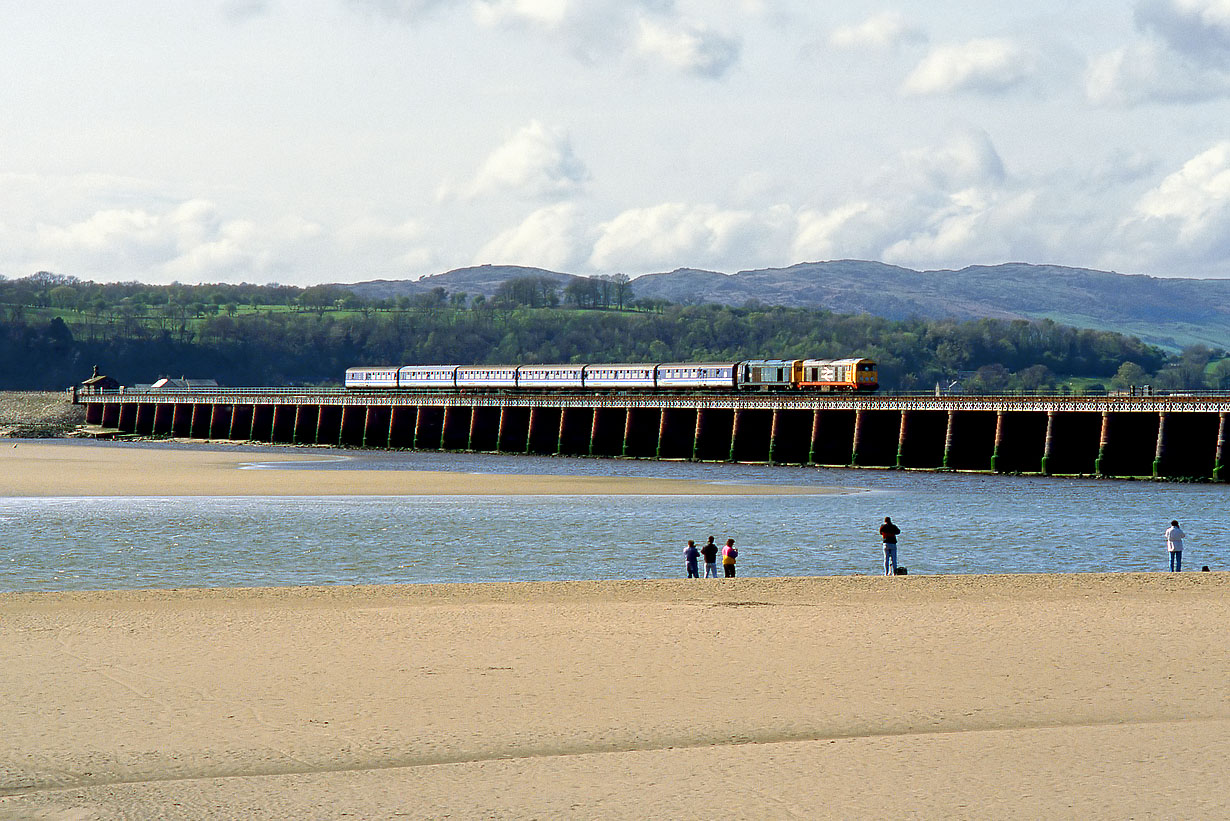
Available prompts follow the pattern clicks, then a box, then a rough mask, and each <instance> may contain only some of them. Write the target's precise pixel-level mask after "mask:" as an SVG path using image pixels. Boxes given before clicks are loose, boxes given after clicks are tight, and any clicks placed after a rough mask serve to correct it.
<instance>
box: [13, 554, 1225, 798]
mask: <svg viewBox="0 0 1230 821" xmlns="http://www.w3.org/2000/svg"><path fill="white" fill-rule="evenodd" d="M1228 592H1230V574H1225V573H1185V574H1181V575H1170V574H1117V575H1092V574H1089V575H1070V576H1052V575H1039V576H1025V575H1020V576H964V577H962V576H954V577H898V578H892V579H885V578H881V577H842V578H827V579H738V580H731V581H726V580H721V581H712V580H705V581H686V580H672V581H656V582H647V581H636V582H631V581H630V582H568V583H541V584H539V583H534V584H483V585H445V586H431V585H421V586H409V587H345V588H287V589H268V590H178V591H175V590H170V591H132V592H110V593H54V594H6V595H0V693H3V694H4V697H3V698H2V699H0V727H3V728H4V732H3V733H0V817H3V818H6V819H8V818H71V819H86V818H117V817H125V818H153V817H159V818H173V819H175V818H183V819H215V818H216V819H222V818H237V817H259V818H288V819H289V818H339V817H360V818H391V817H409V818H438V817H454V818H490V817H499V818H505V817H507V818H557V817H572V818H647V817H653V818H951V817H955V818H1127V817H1132V818H1219V817H1224V816H1225V814H1226V811H1227V805H1228V804H1230V799H1227V798H1226V796H1225V791H1224V782H1225V779H1224V773H1225V772H1227V771H1228V770H1230V654H1228V653H1226V651H1225V642H1224V640H1223V638H1222V633H1223V632H1224V625H1225V624H1226V623H1227V620H1228V619H1230V597H1228V596H1227V593H1228Z"/></svg>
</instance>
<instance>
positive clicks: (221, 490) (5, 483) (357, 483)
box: [0, 441, 831, 497]
mask: <svg viewBox="0 0 1230 821" xmlns="http://www.w3.org/2000/svg"><path fill="white" fill-rule="evenodd" d="M337 458H338V457H337V456H336V455H330V454H329V452H328V451H327V450H322V451H317V452H312V453H289V452H288V453H254V452H252V451H245V450H239V449H236V448H218V449H204V448H192V449H174V448H124V447H122V446H118V447H117V446H109V445H106V446H104V445H94V446H91V445H89V444H84V443H77V444H62V443H52V442H30V441H23V442H18V443H15V444H13V445H10V444H8V443H0V496H16V497H21V496H419V495H522V494H525V495H550V496H557V495H595V494H601V495H652V496H657V495H706V496H759V495H780V494H817V493H826V492H831V491H827V490H826V489H825V488H817V487H799V486H792V485H762V484H755V485H750V484H749V485H738V484H710V483H707V482H696V481H690V480H685V479H642V478H630V477H602V476H565V475H558V476H549V475H546V476H532V475H518V476H510V475H499V474H494V473H493V474H481V473H450V472H444V471H418V470H371V469H364V468H362V463H361V462H356V469H353V470H336V469H334V470H314V469H312V468H311V467H310V465H311V463H313V462H320V461H322V460H335V459H337ZM289 462H298V463H303V464H304V465H308V466H307V467H297V468H295V469H294V470H276V469H244V468H245V467H248V466H251V465H254V464H262V465H263V464H268V465H275V464H277V463H289Z"/></svg>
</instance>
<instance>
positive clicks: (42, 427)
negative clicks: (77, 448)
mask: <svg viewBox="0 0 1230 821" xmlns="http://www.w3.org/2000/svg"><path fill="white" fill-rule="evenodd" d="M84 424H85V407H84V406H82V405H73V404H71V403H70V402H69V401H68V398H67V397H66V395H65V394H64V392H63V391H0V436H10V437H15V438H23V439H48V438H58V437H61V436H68V435H70V434H72V433H74V432H75V431H76V430H77V429H78V427H79V426H81V425H84Z"/></svg>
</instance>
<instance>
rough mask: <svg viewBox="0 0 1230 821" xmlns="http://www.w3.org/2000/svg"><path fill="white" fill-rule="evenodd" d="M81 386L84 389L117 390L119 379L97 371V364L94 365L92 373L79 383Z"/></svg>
mask: <svg viewBox="0 0 1230 821" xmlns="http://www.w3.org/2000/svg"><path fill="white" fill-rule="evenodd" d="M81 387H82V389H83V390H86V391H114V390H119V387H120V381H119V380H118V379H116V378H115V377H113V376H104V375H102V374H100V373H99V372H98V366H97V365H95V366H94V375H93V376H91V377H90V378H89V379H86V380H84V381H83V382H82V383H81Z"/></svg>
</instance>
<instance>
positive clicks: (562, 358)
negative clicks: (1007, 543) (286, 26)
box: [0, 274, 1230, 392]
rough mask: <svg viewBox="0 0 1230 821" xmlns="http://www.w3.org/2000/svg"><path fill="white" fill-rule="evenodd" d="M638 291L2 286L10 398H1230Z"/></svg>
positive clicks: (1078, 356) (908, 332) (1205, 364)
mask: <svg viewBox="0 0 1230 821" xmlns="http://www.w3.org/2000/svg"><path fill="white" fill-rule="evenodd" d="M574 286H575V287H574ZM634 286H635V283H634V282H628V281H627V280H626V278H624V280H623V281H620V280H618V279H616V278H605V279H594V280H593V281H583V282H582V284H580V285H578V284H577V281H574V282H570V283H569V284H568V285H566V286H564V287H563V288H560V287H559V285H558V284H557V283H556V282H555V281H554V280H550V279H547V278H539V277H526V278H522V279H521V280H509V281H507V282H505V283H504V284H503V285H502V286H501V287H500V289H499V291H498V292H497V293H496V294H495V295H494V296H492V297H491V298H486V297H483V296H481V295H476V296H469V295H467V294H458V293H449V292H447V291H446V290H445V289H443V288H437V289H434V290H433V291H430V292H426V293H421V294H417V295H415V296H413V297H401V298H398V299H386V300H376V301H365V300H363V299H361V298H359V297H357V296H356V295H355V294H353V293H352V292H350V291H347V290H345V289H343V288H339V287H336V286H312V287H310V288H296V287H294V286H283V285H276V284H275V285H246V284H244V285H168V286H153V285H145V284H140V283H118V284H101V285H100V284H97V283H92V282H81V281H78V280H74V279H72V278H66V277H59V276H58V275H53V274H36V275H35V276H33V277H27V278H24V279H18V280H0V312H3V313H2V316H3V318H2V319H0V387H2V388H5V389H55V388H62V387H65V386H67V385H70V384H74V383H76V382H79V381H80V380H81V379H82V378H84V377H85V376H88V375H89V373H90V369H91V366H92V365H93V364H99V365H100V366H101V367H102V369H103V372H104V373H107V374H109V375H111V376H114V377H116V378H117V379H119V380H120V381H121V382H122V383H124V384H133V383H141V382H151V381H153V380H155V379H157V378H158V377H160V376H189V377H198V378H204V377H212V378H215V379H217V380H218V381H219V382H220V383H222V384H224V385H231V386H242V385H258V386H263V385H326V384H338V383H339V382H340V380H341V377H342V374H343V372H344V371H345V369H346V368H347V367H350V366H354V365H382V364H398V365H401V364H430V363H466V364H468V363H474V364H499V363H526V362H544V363H546V362H602V361H608V362H617V361H637V362H668V361H701V360H738V359H749V358H762V357H764V358H787V359H794V358H837V357H846V356H867V357H871V358H873V359H875V360H876V361H877V362H878V363H879V367H880V378H881V384H882V385H883V386H884V387H885V388H887V389H897V390H931V389H932V388H933V387H934V386H935V385H937V384H940V385H945V386H946V385H949V384H951V383H953V382H960V383H961V385H962V387H963V388H964V389H965V390H967V391H970V392H975V391H976V392H982V391H989V392H999V391H1011V390H1026V391H1032V390H1047V389H1055V388H1057V387H1061V386H1065V385H1066V384H1067V383H1068V382H1069V381H1070V380H1072V379H1074V378H1080V379H1083V380H1085V386H1086V387H1088V382H1089V381H1090V380H1093V381H1096V382H1097V385H1096V386H1095V389H1096V387H1104V388H1105V387H1109V388H1118V387H1124V388H1126V387H1128V386H1131V385H1143V384H1151V385H1153V386H1154V387H1156V388H1163V389H1180V388H1204V387H1214V388H1230V360H1227V359H1226V358H1225V357H1226V355H1225V352H1224V351H1212V350H1209V349H1207V348H1200V347H1195V348H1189V349H1187V350H1185V351H1184V352H1183V353H1182V354H1181V355H1177V356H1169V355H1168V354H1167V353H1166V352H1164V351H1163V350H1161V349H1159V348H1157V347H1154V346H1150V345H1146V344H1144V343H1142V342H1140V340H1138V339H1136V338H1134V337H1127V336H1124V335H1122V334H1117V333H1113V332H1109V331H1097V330H1088V329H1078V328H1073V327H1070V326H1066V325H1061V324H1058V323H1055V322H1052V321H1050V320H1040V321H1025V320H1002V319H980V320H972V321H961V322H959V321H955V320H923V319H908V320H887V319H883V318H880V317H875V316H871V315H867V314H861V315H847V314H836V313H832V312H829V311H823V310H814V309H805V308H785V307H775V306H766V305H759V304H749V305H745V306H742V307H731V306H723V305H715V304H706V305H677V304H670V303H664V302H660V301H656V302H653V303H649V304H645V303H640V304H638V302H637V301H636V300H635V298H634V294H633V289H634ZM64 289H72V291H71V293H70V292H67V291H65V290H64ZM211 306H212V307H211Z"/></svg>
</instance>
